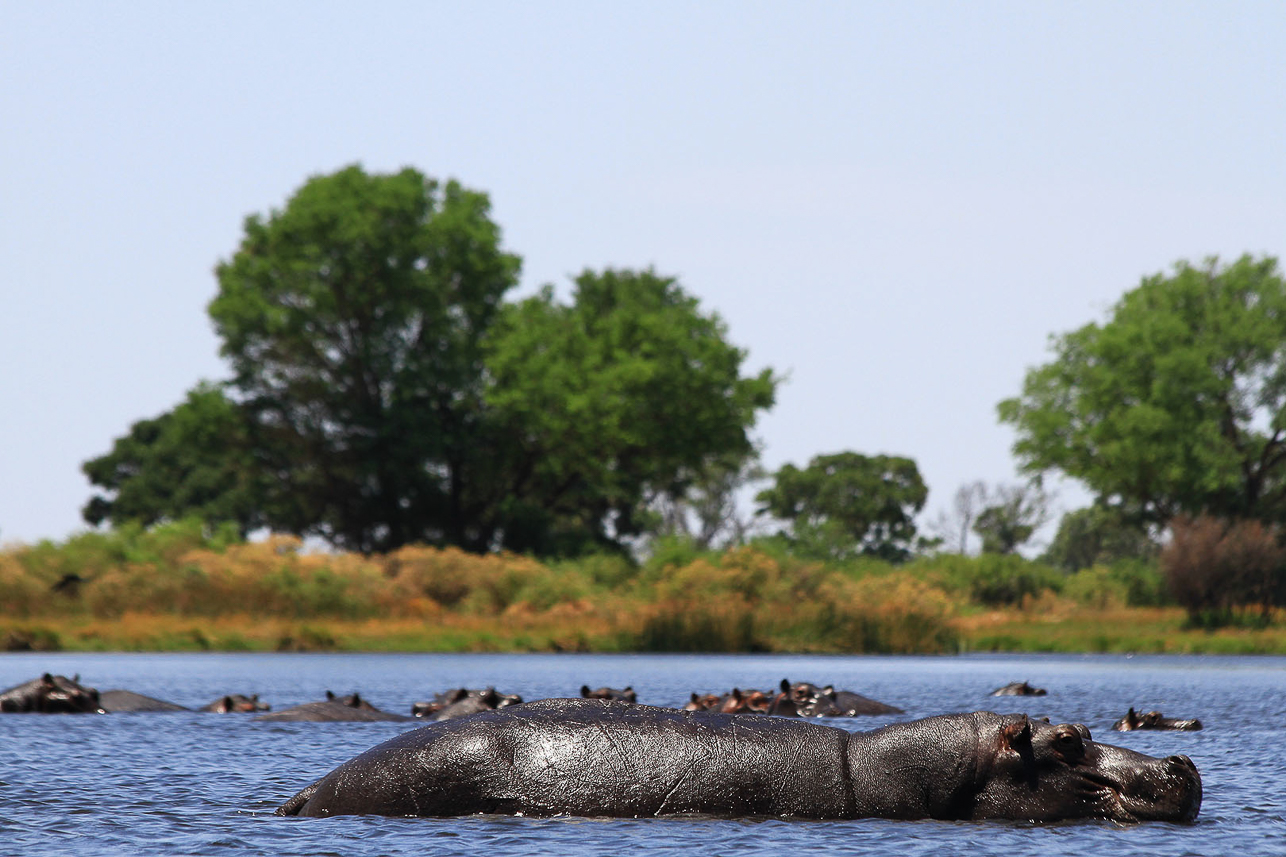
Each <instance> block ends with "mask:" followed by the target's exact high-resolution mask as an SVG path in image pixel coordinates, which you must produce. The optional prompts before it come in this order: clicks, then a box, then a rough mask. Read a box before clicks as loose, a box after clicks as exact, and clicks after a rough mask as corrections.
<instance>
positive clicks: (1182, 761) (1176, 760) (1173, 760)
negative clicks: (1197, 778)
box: [1166, 756, 1197, 771]
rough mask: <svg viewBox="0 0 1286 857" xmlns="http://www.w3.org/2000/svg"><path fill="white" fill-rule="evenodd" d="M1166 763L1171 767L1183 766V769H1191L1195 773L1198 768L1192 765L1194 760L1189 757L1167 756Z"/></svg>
mask: <svg viewBox="0 0 1286 857" xmlns="http://www.w3.org/2000/svg"><path fill="white" fill-rule="evenodd" d="M1166 761H1167V762H1169V763H1170V764H1171V765H1181V766H1182V767H1185V768H1189V769H1191V770H1193V771H1195V770H1196V769H1197V766H1196V765H1194V764H1192V760H1191V759H1189V758H1188V757H1187V756H1167V757H1166Z"/></svg>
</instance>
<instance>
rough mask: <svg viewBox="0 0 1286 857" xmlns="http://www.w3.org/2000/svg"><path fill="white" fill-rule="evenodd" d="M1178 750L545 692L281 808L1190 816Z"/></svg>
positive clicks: (1066, 731) (1192, 782) (1026, 723)
mask: <svg viewBox="0 0 1286 857" xmlns="http://www.w3.org/2000/svg"><path fill="white" fill-rule="evenodd" d="M1200 806H1201V776H1200V775H1199V774H1198V773H1197V769H1196V767H1195V766H1194V765H1193V764H1192V762H1191V761H1190V760H1189V759H1188V758H1187V757H1186V756H1170V757H1169V758H1165V759H1157V758H1153V757H1151V756H1145V755H1143V754H1141V753H1135V752H1133V751H1131V750H1126V749H1123V748H1120V747H1113V746H1110V745H1107V744H1098V743H1095V742H1094V741H1092V740H1091V739H1090V736H1089V730H1088V729H1086V728H1085V727H1084V726H1081V725H1079V724H1077V725H1071V724H1060V725H1058V726H1052V725H1050V724H1047V723H1042V722H1040V721H1033V720H1029V719H1028V718H1027V717H1026V716H1025V715H1021V714H1009V715H999V714H993V713H991V712H976V713H973V714H955V715H945V716H940V717H930V718H927V719H924V720H917V721H913V722H911V723H899V724H895V725H892V726H885V727H884V728H882V729H877V730H875V731H873V732H858V733H849V732H846V731H844V730H842V729H836V728H834V727H830V726H824V725H822V724H820V723H817V722H815V721H806V720H787V719H783V718H776V717H766V716H763V715H756V714H717V713H713V712H708V711H690V712H689V711H680V710H678V709H673V708H655V707H652V706H647V705H631V704H628V703H621V702H603V701H599V700H589V699H576V700H567V699H548V700H542V701H540V702H533V703H529V704H527V705H516V706H512V707H509V708H505V709H502V710H499V711H490V712H483V713H481V714H476V715H473V716H471V717H466V718H462V719H459V720H451V721H446V722H443V723H434V724H432V725H429V726H425V727H422V728H420V729H416V730H413V731H411V732H408V733H406V734H404V735H401V736H399V737H397V738H394V739H392V740H390V741H386V742H384V743H383V744H380V745H378V746H376V747H374V748H372V749H370V750H367V751H366V752H365V753H363V754H361V755H360V756H357V757H356V758H354V759H351V760H349V761H348V762H345V763H344V764H343V765H340V766H339V767H338V768H336V769H335V770H334V771H332V772H331V773H329V774H327V775H326V776H324V777H322V778H321V779H319V780H317V781H316V782H314V783H312V784H311V785H309V786H308V787H306V788H305V789H303V790H302V791H301V792H299V793H298V794H297V795H295V796H294V797H293V798H291V799H290V800H288V801H287V802H286V803H285V804H283V805H282V806H281V807H280V808H279V809H278V810H277V813H278V814H279V815H306V816H329V815H364V814H366V815H393V816H449V815H469V814H473V813H504V814H524V815H534V816H549V815H561V814H566V815H580V816H614V817H642V816H665V815H693V814H696V815H707V816H719V817H735V816H779V817H786V818H865V817H880V818H899V819H916V818H938V819H988V818H1006V819H1033V820H1039V821H1054V820H1058V819H1068V818H1105V819H1114V820H1116V821H1123V822H1130V821H1140V820H1145V819H1146V820H1151V819H1156V820H1165V821H1191V820H1192V819H1194V818H1195V817H1196V815H1197V810H1198V809H1199V808H1200Z"/></svg>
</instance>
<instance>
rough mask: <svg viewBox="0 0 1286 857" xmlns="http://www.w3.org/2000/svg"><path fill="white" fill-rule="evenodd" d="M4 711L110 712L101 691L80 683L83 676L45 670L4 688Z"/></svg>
mask: <svg viewBox="0 0 1286 857" xmlns="http://www.w3.org/2000/svg"><path fill="white" fill-rule="evenodd" d="M0 712H4V713H6V714H106V713H107V711H106V709H104V708H103V706H102V703H101V702H100V701H99V694H98V691H97V690H95V689H94V688H92V687H86V686H85V685H83V684H81V683H80V676H78V675H77V676H73V677H72V678H67V676H65V675H53V674H51V673H45V674H44V675H42V676H41V677H40V678H33V679H32V680H31V681H29V682H24V683H23V684H19V685H15V686H13V687H11V688H9V689H8V690H5V691H0Z"/></svg>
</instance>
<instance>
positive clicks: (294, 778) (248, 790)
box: [0, 653, 1286, 857]
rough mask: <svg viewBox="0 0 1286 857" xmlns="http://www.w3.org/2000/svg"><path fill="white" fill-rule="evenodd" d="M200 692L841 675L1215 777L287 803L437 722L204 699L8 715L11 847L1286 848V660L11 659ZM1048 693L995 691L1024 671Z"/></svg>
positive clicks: (549, 688) (876, 721)
mask: <svg viewBox="0 0 1286 857" xmlns="http://www.w3.org/2000/svg"><path fill="white" fill-rule="evenodd" d="M46 671H48V672H53V673H62V674H65V675H69V676H70V675H72V674H73V673H79V674H80V677H81V680H82V682H83V683H85V684H88V685H91V686H94V687H97V688H99V689H100V690H108V689H114V688H125V689H128V690H133V691H136V692H138V693H142V694H146V695H148V696H154V697H158V698H161V699H166V700H169V701H172V702H177V703H179V704H182V705H186V706H191V707H198V706H201V705H203V704H205V703H207V702H210V701H211V700H213V699H215V698H216V697H218V696H221V695H223V694H224V693H230V692H239V693H258V694H259V695H260V697H261V698H263V699H264V700H266V701H268V702H270V703H272V705H273V708H274V710H279V709H281V708H286V707H288V706H290V705H294V704H296V703H300V702H307V701H311V700H316V699H321V698H323V697H324V696H325V691H326V690H327V689H330V690H333V691H335V692H336V693H347V692H351V691H353V690H357V691H360V692H361V693H362V695H363V696H364V697H366V698H368V699H370V700H371V701H372V702H374V703H375V704H376V705H378V706H379V707H381V708H383V709H385V710H387V711H394V712H397V713H403V714H405V713H409V710H410V705H411V703H412V702H414V701H416V700H422V699H428V698H431V697H432V696H433V694H434V693H436V692H437V691H440V690H445V689H449V688H453V687H461V686H467V687H484V686H487V685H494V686H495V687H496V688H498V689H499V690H501V691H504V692H508V693H518V694H521V695H522V697H523V698H524V699H527V700H532V699H540V698H544V697H551V696H575V695H577V694H578V692H579V688H580V686H581V685H582V684H588V685H590V686H591V687H598V686H600V685H612V686H616V687H620V686H624V685H632V686H633V687H634V689H635V690H636V691H637V692H638V694H639V701H640V702H645V703H649V704H653V705H671V706H677V705H682V704H683V703H684V702H685V701H686V700H687V698H688V695H689V694H690V693H691V692H692V691H720V692H721V691H725V690H727V689H729V688H731V687H734V686H737V687H741V688H750V687H757V688H762V689H765V690H767V689H770V688H772V687H775V686H776V685H777V684H778V683H779V682H780V681H781V679H782V678H789V679H791V680H792V681H804V680H807V681H813V682H816V683H819V684H826V683H833V684H834V685H835V686H836V687H838V688H844V689H849V690H854V691H857V692H858V693H862V694H864V695H866V696H870V697H873V698H875V699H879V700H882V701H884V702H888V703H891V704H893V705H897V706H899V707H901V708H904V709H906V714H904V715H895V716H888V717H863V718H855V719H853V720H834V721H829V722H832V723H834V724H835V725H842V726H844V727H846V728H849V729H854V730H865V729H871V728H874V727H876V726H882V725H884V724H886V723H890V722H896V721H899V720H909V719H914V718H917V717H925V716H929V715H933V714H943V713H948V712H957V711H973V710H979V709H986V710H992V711H999V712H1015V711H1025V712H1027V713H1029V714H1031V715H1032V716H1049V717H1050V719H1051V720H1053V721H1055V722H1081V723H1085V724H1086V725H1087V726H1089V727H1090V729H1091V730H1092V732H1093V733H1094V737H1095V738H1096V739H1097V740H1100V741H1106V742H1107V743H1115V744H1120V745H1123V746H1127V747H1130V748H1132V749H1135V750H1139V751H1141V752H1145V753H1149V754H1151V755H1154V756H1166V755H1170V754H1174V753H1185V754H1187V755H1188V756H1190V757H1192V759H1193V761H1194V762H1196V764H1197V766H1198V768H1200V770H1201V773H1202V777H1203V780H1204V785H1205V799H1204V802H1203V804H1202V808H1201V815H1200V817H1199V819H1198V820H1197V822H1196V823H1195V824H1192V825H1172V824H1165V823H1144V824H1138V825H1126V826H1122V825H1117V824H1113V823H1107V822H1075V823H1062V824H1052V825H1031V824H1027V823H1010V822H985V823H957V822H951V823H948V822H935V821H919V822H896V821H885V820H878V819H865V820H857V821H825V822H799V821H790V822H787V821H777V820H730V821H728V820H714V819H645V820H632V819H623V820H605V819H569V818H554V819H528V818H507V817H490V816H476V817H469V818H461V819H389V818H373V817H346V818H334V819H297V818H280V817H277V816H275V815H273V810H274V809H275V808H276V807H277V806H278V805H279V804H280V803H282V802H283V801H284V800H286V799H287V798H289V797H290V796H291V795H293V794H294V793H295V792H296V791H297V790H299V789H300V788H302V787H303V786H305V785H307V784H308V783H309V782H311V781H312V780H313V779H315V778H316V777H318V776H320V775H321V774H324V773H326V772H327V771H329V770H331V769H332V768H334V767H335V766H336V765H338V764H339V763H341V762H343V761H345V760H347V759H349V758H351V757H352V756H355V755H357V754H358V753H360V752H362V751H363V750H366V749H367V748H369V747H371V746H373V745H375V744H378V743H380V742H382V741H384V740H386V739H388V738H391V737H393V736H394V735H397V734H399V733H401V732H403V731H405V730H407V729H412V728H416V726H417V724H415V723H253V722H251V721H250V718H249V716H247V715H231V714H229V715H217V714H201V713H196V712H191V713H189V712H178V713H171V714H141V713H140V714H111V715H0V854H5V855H7V854H15V855H17V854H21V855H35V854H68V853H76V854H82V855H89V854H113V853H119V854H161V855H169V854H175V855H178V854H218V855H221V857H227V855H230V854H273V855H377V854H379V855H382V854H497V853H505V854H523V855H526V854H580V853H585V854H613V855H619V854H623V853H627V854H630V855H631V857H652V855H679V854H683V855H689V854H693V853H695V852H701V853H702V855H703V857H704V855H724V854H728V855H731V854H742V853H746V852H753V853H766V852H769V851H773V852H776V851H780V850H781V849H783V848H785V849H789V850H790V851H792V852H802V853H831V854H835V853H838V854H863V855H877V857H884V855H887V857H911V855H937V854H947V853H959V854H979V855H985V854H994V855H1006V857H1010V855H1015V854H1040V855H1042V857H1059V855H1069V857H1070V855H1078V857H1079V855H1086V854H1111V855H1113V857H1125V855H1133V854H1138V855H1153V854H1167V855H1180V854H1201V855H1207V854H1209V855H1216V854H1237V855H1239V856H1240V857H1250V855H1281V854H1286V753H1283V745H1284V743H1286V742H1284V741H1283V738H1286V726H1284V724H1286V658H1278V657H1161V656H1133V657H1131V656H1111V655H1087V656H1054V655H1030V656H1024V655H1017V656H1016V655H994V656H988V655H968V656H957V657H869V656H857V657H839V656H781V655H745V656H722V655H720V656H705V655H703V656H687V655H566V654H560V655H440V654H400V655H353V654H254V655H246V654H195V655H194V654H166V655H158V654H65V653H60V654H5V655H0V689H2V688H7V687H10V686H12V685H15V684H19V683H21V682H24V681H27V680H29V679H31V678H35V677H36V676H38V675H39V674H41V673H42V672H46ZM1022 680H1028V681H1030V682H1032V683H1033V684H1035V685H1037V686H1040V687H1046V688H1048V689H1049V695H1048V696H1046V697H1035V698H1014V697H995V698H993V697H990V696H988V693H989V692H990V691H991V690H992V689H994V688H996V687H999V686H1000V685H1003V684H1006V683H1008V682H1011V681H1022ZM1130 705H1133V706H1135V707H1136V708H1142V709H1160V710H1161V711H1163V712H1164V713H1166V714H1167V715H1170V716H1177V717H1198V718H1200V719H1201V720H1202V721H1203V722H1204V724H1205V726H1206V729H1205V730H1204V731H1202V732H1195V733H1174V732H1133V733H1116V732H1111V731H1110V729H1109V727H1110V726H1111V724H1112V722H1113V721H1114V720H1116V719H1117V718H1119V717H1120V716H1122V715H1123V714H1124V713H1125V710H1126V708H1127V707H1128V706H1130Z"/></svg>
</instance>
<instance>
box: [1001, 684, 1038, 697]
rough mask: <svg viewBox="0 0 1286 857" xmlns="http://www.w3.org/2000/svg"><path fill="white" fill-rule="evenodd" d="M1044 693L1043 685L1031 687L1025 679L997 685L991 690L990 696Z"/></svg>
mask: <svg viewBox="0 0 1286 857" xmlns="http://www.w3.org/2000/svg"><path fill="white" fill-rule="evenodd" d="M1045 693H1046V691H1045V688H1043V687H1032V686H1031V685H1030V684H1028V683H1027V682H1025V681H1011V682H1010V683H1009V684H1007V685H1005V686H1004V687H998V688H996V689H995V690H993V691H992V692H991V695H992V696H1044V695H1045Z"/></svg>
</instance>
